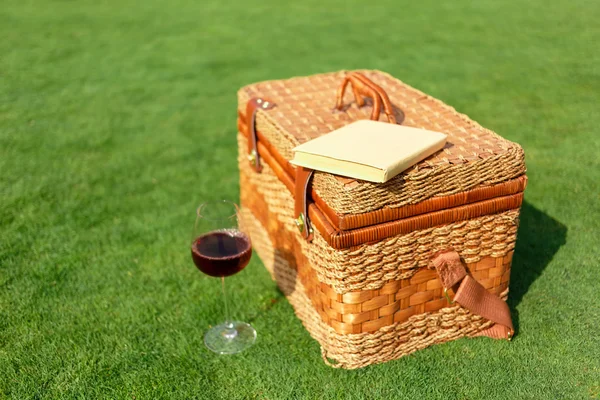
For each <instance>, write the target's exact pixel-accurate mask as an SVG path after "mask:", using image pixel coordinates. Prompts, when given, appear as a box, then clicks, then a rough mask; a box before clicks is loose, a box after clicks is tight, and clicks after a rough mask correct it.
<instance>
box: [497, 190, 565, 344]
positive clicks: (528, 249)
mask: <svg viewBox="0 0 600 400" xmlns="http://www.w3.org/2000/svg"><path fill="white" fill-rule="evenodd" d="M566 238H567V227H566V226H565V225H564V224H562V223H561V222H560V221H557V220H556V219H554V218H552V217H551V216H549V215H548V214H546V213H544V212H542V211H540V210H538V209H537V208H535V206H533V205H532V204H530V203H528V202H527V201H524V202H523V205H522V206H521V213H520V222H519V231H518V232H517V243H516V248H515V254H514V257H513V262H512V266H511V277H510V294H509V296H508V305H509V307H510V309H511V312H512V316H513V324H514V326H515V330H516V331H517V332H518V330H519V315H518V311H517V309H516V306H517V305H518V304H519V303H520V302H521V300H522V299H523V296H524V295H525V293H527V291H528V290H529V287H530V286H531V285H532V284H533V282H535V280H536V279H538V278H539V277H540V276H541V275H542V273H543V271H544V269H545V268H546V266H548V264H549V263H550V261H552V258H553V257H554V255H555V254H556V253H557V252H558V250H559V249H560V248H561V247H562V246H563V245H564V244H565V243H566Z"/></svg>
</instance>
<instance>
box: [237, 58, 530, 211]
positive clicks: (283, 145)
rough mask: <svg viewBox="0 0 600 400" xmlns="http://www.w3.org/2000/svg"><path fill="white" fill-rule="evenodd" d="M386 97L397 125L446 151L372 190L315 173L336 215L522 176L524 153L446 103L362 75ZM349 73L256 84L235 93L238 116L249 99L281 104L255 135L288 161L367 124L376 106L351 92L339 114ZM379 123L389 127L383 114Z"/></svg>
mask: <svg viewBox="0 0 600 400" xmlns="http://www.w3.org/2000/svg"><path fill="white" fill-rule="evenodd" d="M359 72H361V73H362V74H363V75H365V76H366V77H367V78H369V79H371V80H372V81H373V82H375V83H376V84H378V85H379V86H381V87H382V88H383V89H384V90H385V91H386V93H387V94H388V96H389V98H390V100H391V103H392V105H393V110H394V114H395V116H396V120H397V122H398V123H400V124H403V125H407V126H412V127H417V128H423V129H428V130H433V131H438V132H443V133H446V134H447V135H448V139H447V144H446V146H445V148H444V149H443V150H442V151H440V152H438V153H436V154H434V155H433V156H431V157H429V158H427V159H425V160H423V161H421V162H420V163H418V164H416V165H415V166H413V167H411V168H409V169H408V170H406V171H404V172H403V173H401V174H399V175H397V176H396V177H394V178H393V179H391V180H389V181H387V182H385V183H371V182H366V181H361V180H355V179H350V178H342V177H339V176H334V175H331V174H328V173H323V172H318V173H316V174H315V176H314V178H313V188H314V189H315V190H316V191H317V193H318V194H319V196H320V197H321V199H323V200H324V201H325V202H326V203H327V204H328V205H329V206H330V207H331V208H332V209H333V210H335V212H336V213H338V214H341V215H343V214H360V213H365V212H370V211H374V210H378V209H381V208H384V207H400V206H404V205H408V204H417V203H419V202H421V201H424V200H427V199H429V198H431V197H434V196H447V195H451V194H456V193H460V192H464V191H466V190H470V189H473V188H476V187H480V186H486V185H493V184H497V183H501V182H505V181H508V180H511V179H513V178H516V177H519V176H521V175H523V174H524V173H525V162H524V154H523V149H522V148H521V147H520V146H519V145H518V144H516V143H513V142H511V141H509V140H506V139H504V138H502V137H501V136H499V135H497V134H496V133H494V132H492V131H490V130H488V129H485V128H483V127H482V126H481V125H479V124H478V123H477V122H475V121H473V120H471V119H470V118H469V117H467V116H466V115H464V114H461V113H458V112H457V111H456V110H455V109H454V108H452V107H450V106H448V105H446V104H444V103H443V102H441V101H439V100H437V99H435V98H433V97H431V96H428V95H426V94H425V93H423V92H421V91H419V90H416V89H414V88H412V87H410V86H408V85H406V84H405V83H403V82H401V81H400V80H398V79H396V78H394V77H392V76H390V75H389V74H387V73H384V72H381V71H365V70H361V71H359ZM346 74H347V71H339V72H334V73H326V74H319V75H312V76H308V77H296V78H291V79H284V80H274V81H266V82H260V83H255V84H252V85H248V86H245V87H243V88H242V89H240V90H239V92H238V101H239V106H238V112H239V113H240V114H241V115H244V113H245V109H246V104H247V102H248V100H250V99H251V98H253V97H260V98H264V99H268V100H269V101H271V102H274V103H275V104H276V107H275V108H273V109H270V110H260V111H259V112H258V114H257V116H256V128H257V130H258V131H260V132H261V133H262V134H263V135H264V136H265V137H266V138H267V139H268V140H269V141H270V142H271V144H272V145H273V146H274V147H275V148H276V149H277V151H278V152H279V153H280V154H281V155H282V156H283V157H285V158H286V159H287V160H290V159H292V158H293V152H292V149H293V148H294V147H296V146H297V145H299V144H301V143H304V142H306V141H308V140H311V139H314V138H317V137H319V136H321V135H324V134H327V133H329V132H331V131H333V130H335V129H339V128H341V127H342V126H345V125H347V124H349V123H351V122H353V121H356V120H360V119H369V117H370V115H371V111H372V107H371V104H372V103H371V102H370V101H369V99H367V105H366V106H364V107H360V108H359V107H358V106H357V105H356V102H355V100H354V98H353V96H352V91H351V90H348V91H346V94H345V97H344V104H345V105H347V106H346V107H345V108H344V109H343V110H341V111H338V110H336V109H335V108H334V106H335V100H336V92H337V90H338V88H339V86H340V84H341V83H342V81H343V79H344V76H345V75H346ZM380 120H381V121H385V120H386V116H385V114H383V113H382V114H381V116H380Z"/></svg>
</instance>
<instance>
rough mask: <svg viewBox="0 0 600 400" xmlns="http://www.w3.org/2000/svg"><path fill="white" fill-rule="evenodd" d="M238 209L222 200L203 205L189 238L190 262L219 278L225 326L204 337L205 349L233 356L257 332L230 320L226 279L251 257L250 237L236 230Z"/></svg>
mask: <svg viewBox="0 0 600 400" xmlns="http://www.w3.org/2000/svg"><path fill="white" fill-rule="evenodd" d="M239 221H240V210H239V207H238V206H237V205H236V204H235V203H232V202H230V201H226V200H222V201H216V202H212V203H204V204H202V205H200V207H198V210H197V212H196V224H195V225H194V232H193V235H192V243H191V250H192V260H193V261H194V264H196V267H198V269H199V270H200V271H202V272H203V273H205V274H206V275H209V276H214V277H216V278H221V289H222V291H223V301H224V306H225V322H223V323H221V324H219V325H216V326H213V327H212V328H210V329H209V330H208V331H207V332H206V334H205V335H204V344H205V345H206V347H207V348H208V349H209V350H211V351H214V352H215V353H218V354H234V353H239V352H240V351H242V350H244V349H246V348H248V347H250V346H252V344H253V343H254V341H255V340H256V331H255V330H254V328H253V327H252V326H251V325H250V324H247V323H245V322H240V321H233V320H231V319H230V318H229V310H228V307H227V296H226V295H225V277H226V276H231V275H233V274H236V273H238V272H240V271H241V270H243V269H244V268H245V267H246V265H248V263H249V262H250V258H251V257H252V244H251V242H250V237H249V236H248V235H247V234H246V233H245V232H244V231H243V229H242V228H241V227H240V226H239Z"/></svg>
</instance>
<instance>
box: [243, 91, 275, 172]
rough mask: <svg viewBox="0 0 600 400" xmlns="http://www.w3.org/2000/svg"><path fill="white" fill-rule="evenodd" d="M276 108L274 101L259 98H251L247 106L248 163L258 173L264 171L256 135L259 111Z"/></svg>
mask: <svg viewBox="0 0 600 400" xmlns="http://www.w3.org/2000/svg"><path fill="white" fill-rule="evenodd" d="M273 107H275V103H273V102H272V101H269V100H266V99H262V98H259V97H253V98H251V99H250V100H249V101H248V103H247V104H246V124H247V127H248V128H247V129H248V134H249V135H248V136H250V140H248V161H249V162H250V165H251V166H252V168H254V170H255V171H256V172H260V171H261V170H262V165H261V163H260V155H259V154H258V137H257V134H256V114H257V112H258V110H259V109H262V110H270V109H272V108H273Z"/></svg>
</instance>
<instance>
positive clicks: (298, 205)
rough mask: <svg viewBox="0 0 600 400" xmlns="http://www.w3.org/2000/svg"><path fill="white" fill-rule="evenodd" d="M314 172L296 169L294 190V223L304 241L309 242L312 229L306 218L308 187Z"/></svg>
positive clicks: (300, 168) (302, 168) (301, 168)
mask: <svg viewBox="0 0 600 400" xmlns="http://www.w3.org/2000/svg"><path fill="white" fill-rule="evenodd" d="M314 172H315V171H314V170H312V169H308V168H304V167H296V183H295V190H294V202H295V204H294V218H295V219H294V222H295V224H296V226H297V227H298V230H300V233H301V234H302V236H303V237H304V239H306V240H308V241H311V240H312V238H313V228H312V224H311V222H310V218H309V217H308V194H309V191H308V187H309V184H310V178H311V177H312V175H313V173H314Z"/></svg>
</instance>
